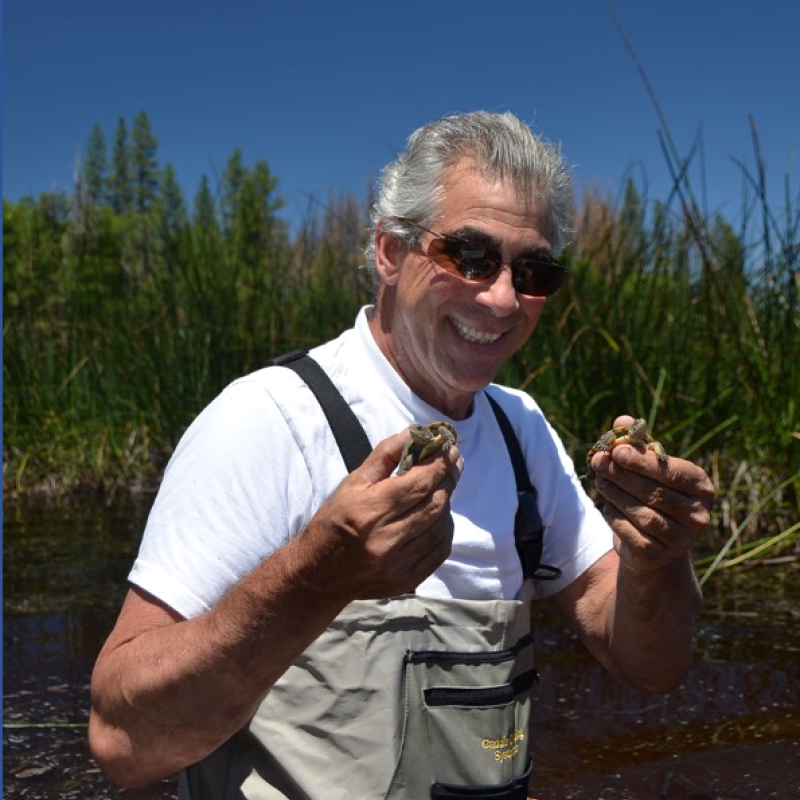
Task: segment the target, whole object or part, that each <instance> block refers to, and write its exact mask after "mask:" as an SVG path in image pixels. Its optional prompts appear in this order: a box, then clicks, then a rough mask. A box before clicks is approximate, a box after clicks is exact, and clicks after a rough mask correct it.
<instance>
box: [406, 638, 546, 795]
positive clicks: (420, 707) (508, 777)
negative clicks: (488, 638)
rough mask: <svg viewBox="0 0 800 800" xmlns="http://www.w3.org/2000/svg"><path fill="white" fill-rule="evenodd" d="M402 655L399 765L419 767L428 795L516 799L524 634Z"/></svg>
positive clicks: (525, 695) (526, 656) (521, 759)
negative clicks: (508, 641)
mask: <svg viewBox="0 0 800 800" xmlns="http://www.w3.org/2000/svg"><path fill="white" fill-rule="evenodd" d="M405 662H406V663H405V674H406V725H405V732H404V737H403V738H404V744H403V752H402V756H401V760H400V763H399V765H398V767H399V772H400V773H403V772H405V773H406V774H407V775H408V772H409V771H411V770H414V771H418V774H425V773H427V780H426V786H425V789H424V791H425V794H426V795H428V793H430V794H429V796H430V797H432V798H439V797H442V798H445V797H472V798H481V797H486V798H503V800H517V798H521V799H522V800H524V798H525V797H526V796H527V795H526V792H527V784H528V780H527V776H528V774H529V772H530V756H529V750H530V742H529V741H528V736H529V730H530V728H529V723H530V705H531V700H530V690H531V688H532V686H533V683H534V682H535V681H536V680H537V673H536V670H535V668H534V666H533V646H532V643H531V637H530V636H525V637H523V638H522V639H521V640H520V641H519V642H518V643H517V644H516V645H514V646H513V647H512V648H510V649H508V650H502V651H483V652H475V653H456V652H437V651H425V652H409V653H407V654H406V659H405ZM408 777H410V776H408ZM415 782H416V781H414V779H413V778H412V779H411V780H410V781H409V783H415ZM421 788H422V787H421V786H420V789H421ZM420 796H424V795H420Z"/></svg>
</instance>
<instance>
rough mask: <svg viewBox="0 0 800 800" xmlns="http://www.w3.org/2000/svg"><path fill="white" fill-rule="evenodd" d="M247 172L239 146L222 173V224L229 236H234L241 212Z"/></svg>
mask: <svg viewBox="0 0 800 800" xmlns="http://www.w3.org/2000/svg"><path fill="white" fill-rule="evenodd" d="M246 174H247V172H246V170H245V168H244V165H243V164H242V150H241V148H239V147H237V148H236V149H235V150H234V151H233V153H231V156H230V158H229V159H228V163H227V165H226V167H225V172H224V173H223V174H222V224H223V227H224V228H225V234H226V235H227V236H228V237H231V236H232V233H233V227H234V221H235V219H236V217H237V215H238V213H239V204H240V200H241V194H242V188H243V186H244V181H245V177H246Z"/></svg>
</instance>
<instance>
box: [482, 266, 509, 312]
mask: <svg viewBox="0 0 800 800" xmlns="http://www.w3.org/2000/svg"><path fill="white" fill-rule="evenodd" d="M475 300H476V301H477V302H478V303H479V304H480V305H482V306H484V307H485V308H486V309H487V311H489V312H490V313H492V314H493V315H494V316H495V317H507V316H509V315H511V314H513V313H514V312H516V311H517V309H518V308H519V298H518V297H517V291H516V289H514V284H513V283H512V280H511V268H510V267H507V266H505V265H504V266H502V267H501V268H500V269H499V270H498V272H497V274H496V275H495V276H494V277H493V278H492V279H491V280H490V281H487V282H486V283H483V284H481V289H480V291H479V292H478V294H477V295H476V296H475Z"/></svg>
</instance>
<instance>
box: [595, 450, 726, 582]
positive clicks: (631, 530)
mask: <svg viewBox="0 0 800 800" xmlns="http://www.w3.org/2000/svg"><path fill="white" fill-rule="evenodd" d="M595 460H596V461H597V463H596V464H595ZM592 465H593V468H595V469H596V470H597V472H598V479H597V488H598V491H599V492H600V493H601V494H602V495H603V497H604V498H605V500H606V501H607V502H606V504H605V507H604V509H603V513H604V515H605V517H606V520H607V521H608V522H609V524H610V525H611V527H612V529H613V530H614V533H615V534H616V535H617V536H618V537H619V548H618V549H619V551H620V556H622V557H624V558H625V559H626V560H627V561H628V562H629V563H635V564H637V565H639V566H642V565H645V564H648V565H650V566H660V565H661V564H663V563H666V561H669V560H671V559H673V558H675V557H677V556H679V555H682V554H684V553H686V552H688V550H689V549H691V547H692V546H693V544H694V542H695V540H696V539H697V538H698V537H699V536H701V535H702V534H703V533H704V532H705V530H706V529H707V527H708V525H709V523H710V507H711V503H712V501H713V498H714V486H713V484H712V483H711V481H710V480H709V478H708V476H707V475H706V474H705V472H704V471H703V470H702V469H700V467H698V466H696V465H695V464H692V463H691V462H688V461H684V460H683V459H680V458H676V457H674V456H673V457H670V458H668V459H667V461H661V460H659V459H658V458H657V457H656V455H655V454H654V453H652V452H647V451H644V450H641V449H639V448H636V447H630V446H627V445H621V446H619V447H616V448H614V450H613V451H612V453H611V454H610V455H609V454H601V456H599V457H598V456H596V457H595V459H593V461H592Z"/></svg>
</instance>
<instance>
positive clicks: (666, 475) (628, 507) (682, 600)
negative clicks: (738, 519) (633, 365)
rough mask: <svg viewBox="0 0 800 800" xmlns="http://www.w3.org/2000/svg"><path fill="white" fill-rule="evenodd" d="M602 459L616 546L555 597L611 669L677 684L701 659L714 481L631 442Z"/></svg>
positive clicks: (640, 682)
mask: <svg viewBox="0 0 800 800" xmlns="http://www.w3.org/2000/svg"><path fill="white" fill-rule="evenodd" d="M629 419H630V420H631V421H632V419H631V418H627V417H626V418H622V419H621V420H618V421H617V424H630V422H627V420H629ZM592 467H593V468H594V469H595V471H596V472H597V473H598V480H597V486H598V489H599V490H600V492H601V493H602V494H603V496H604V497H605V499H606V503H605V507H604V515H605V517H606V519H607V520H608V522H609V524H610V525H611V528H612V529H613V531H614V534H615V536H614V545H615V548H614V551H613V552H611V553H608V554H607V555H606V556H604V557H603V558H602V559H600V560H599V561H598V562H597V563H596V564H595V565H594V566H592V567H591V568H590V569H589V570H588V571H587V572H586V573H585V574H584V575H582V576H581V577H580V578H579V579H578V580H577V581H575V582H574V583H573V584H572V585H570V586H568V587H567V588H566V589H564V590H563V591H562V592H560V593H559V594H558V595H556V597H555V598H553V601H552V602H553V605H554V606H555V608H556V609H557V610H558V611H560V613H561V614H562V615H564V617H565V618H566V619H567V621H568V622H569V623H570V624H571V625H572V626H573V627H574V628H575V629H576V630H577V631H578V632H579V633H580V634H581V636H582V638H583V640H584V641H585V643H586V645H587V646H588V647H589V649H590V650H591V651H592V652H593V653H594V654H595V655H596V656H597V658H598V659H599V660H600V661H601V662H602V663H603V664H605V665H606V667H607V668H608V669H609V670H610V671H611V672H613V673H614V674H616V675H617V676H618V677H620V678H621V679H622V680H624V681H626V682H627V683H630V684H632V685H634V686H637V687H639V688H642V689H648V690H651V691H667V690H669V689H672V688H674V687H675V686H676V685H677V684H678V683H679V682H680V681H681V680H682V679H683V677H684V676H685V674H686V671H687V670H688V669H689V667H690V666H691V663H692V641H693V635H694V623H695V619H696V618H697V615H698V613H699V611H700V604H701V601H702V597H701V592H700V587H699V585H698V583H697V580H696V578H695V575H694V571H693V569H692V564H691V548H692V545H693V544H694V542H695V540H696V539H697V538H698V537H699V536H700V535H702V533H703V532H704V531H705V530H706V528H707V527H708V524H709V519H710V516H709V508H710V505H711V502H712V500H713V496H714V487H713V485H712V483H711V481H710V480H709V479H708V476H707V475H706V474H705V472H704V471H703V470H702V469H700V468H699V467H697V466H696V465H694V464H692V463H690V462H688V461H684V460H682V459H679V458H675V457H671V458H669V460H668V461H667V462H660V461H658V459H657V458H656V456H655V454H653V453H649V452H648V453H644V452H641V451H640V450H638V449H636V448H634V447H630V446H620V447H617V448H615V449H614V450H613V451H612V453H611V454H610V455H609V454H606V453H600V454H596V455H595V456H594V458H593V460H592Z"/></svg>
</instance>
